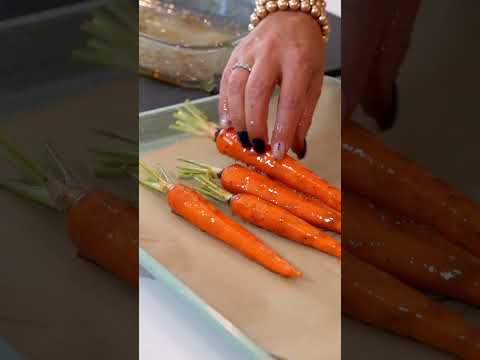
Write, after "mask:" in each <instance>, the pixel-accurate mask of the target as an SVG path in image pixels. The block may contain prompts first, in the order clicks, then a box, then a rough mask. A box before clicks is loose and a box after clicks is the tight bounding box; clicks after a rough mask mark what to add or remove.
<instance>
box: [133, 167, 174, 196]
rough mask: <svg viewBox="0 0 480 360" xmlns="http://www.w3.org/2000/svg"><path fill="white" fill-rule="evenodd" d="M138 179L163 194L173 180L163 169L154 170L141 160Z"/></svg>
mask: <svg viewBox="0 0 480 360" xmlns="http://www.w3.org/2000/svg"><path fill="white" fill-rule="evenodd" d="M138 181H139V182H140V184H142V185H144V186H146V187H148V188H150V189H152V190H155V191H159V192H161V193H164V194H165V193H167V192H168V190H169V189H171V188H172V186H173V182H172V181H171V179H170V178H169V177H168V175H167V173H166V172H165V170H163V169H162V168H160V169H159V170H154V169H152V168H150V167H149V166H148V165H147V164H145V163H144V162H142V161H140V168H139V175H138Z"/></svg>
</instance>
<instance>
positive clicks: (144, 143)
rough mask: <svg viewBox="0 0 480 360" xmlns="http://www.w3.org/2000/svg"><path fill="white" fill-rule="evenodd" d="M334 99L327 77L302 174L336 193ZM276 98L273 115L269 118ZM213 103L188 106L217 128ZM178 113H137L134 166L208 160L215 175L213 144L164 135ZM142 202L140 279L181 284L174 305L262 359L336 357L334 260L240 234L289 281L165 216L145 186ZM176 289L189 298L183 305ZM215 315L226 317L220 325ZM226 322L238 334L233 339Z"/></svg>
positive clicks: (222, 161)
mask: <svg viewBox="0 0 480 360" xmlns="http://www.w3.org/2000/svg"><path fill="white" fill-rule="evenodd" d="M340 97H341V95H340V85H339V82H338V81H336V80H335V79H331V78H326V80H325V87H324V92H323V94H322V98H321V100H320V103H319V106H318V107H317V111H316V113H315V117H316V118H317V120H316V121H314V124H313V126H312V129H311V131H310V133H309V137H310V138H309V141H310V150H309V154H307V157H306V159H305V163H306V164H307V165H308V166H311V167H312V168H313V169H314V170H317V171H318V172H319V173H320V175H321V176H322V177H324V178H326V179H327V180H329V181H331V182H332V183H335V184H336V185H338V186H339V185H340ZM275 98H276V96H275V97H274V99H273V101H272V104H271V110H272V111H271V114H272V113H274V112H275V111H274V110H275V109H274V108H275V103H276V101H275V100H276V99H275ZM217 102H218V97H216V96H213V97H209V98H205V99H201V100H197V101H195V102H193V103H194V104H195V105H196V106H198V107H199V108H200V109H201V110H202V111H204V112H205V113H206V114H207V116H208V117H209V118H210V119H212V120H217ZM176 109H178V105H175V106H170V107H167V108H162V109H158V110H154V111H149V112H145V113H142V114H140V125H139V129H140V131H139V133H140V157H141V158H142V159H143V160H144V161H146V162H149V163H152V164H157V163H158V164H161V165H162V166H164V167H166V168H167V170H170V171H171V172H172V171H173V170H174V167H175V158H176V157H178V156H183V157H190V158H193V159H196V160H199V161H205V162H212V161H214V162H215V163H216V164H217V165H218V166H222V165H226V164H229V163H232V161H231V160H230V159H228V158H226V157H223V156H221V155H219V154H218V152H217V151H216V149H215V145H214V144H213V143H211V141H210V140H208V139H199V138H195V137H190V136H187V135H179V133H177V132H175V131H173V130H169V129H168V126H169V125H170V124H171V122H172V114H173V113H174V111H175V110H176ZM272 119H273V117H272ZM139 198H140V246H141V247H142V249H141V252H140V254H141V255H140V264H141V266H142V272H143V273H149V274H151V275H153V277H154V278H155V279H157V280H158V281H159V282H162V283H168V282H170V281H171V279H176V280H175V281H174V282H175V284H177V285H179V284H180V285H179V286H180V290H176V292H177V294H178V296H179V301H181V302H185V301H186V302H188V301H189V300H188V297H189V296H190V295H192V294H193V295H194V298H195V299H198V300H199V301H198V302H197V301H195V302H194V303H195V304H196V305H195V304H192V306H194V307H195V308H196V310H197V311H200V312H203V313H209V312H211V309H212V308H214V309H216V311H215V314H216V315H215V316H214V318H215V319H217V320H215V319H213V320H214V321H216V323H217V326H218V327H223V328H224V329H225V332H226V333H230V334H231V336H233V337H235V338H236V340H235V341H237V342H240V343H243V347H244V349H245V351H250V352H251V353H252V349H254V350H255V351H260V354H261V353H267V352H269V353H274V354H276V355H279V356H281V357H283V358H287V359H295V360H310V359H312V360H313V359H315V360H318V359H339V358H340V327H341V326H340V311H341V308H340V306H341V304H340V303H341V300H340V289H341V283H340V267H341V266H340V261H339V260H338V259H335V258H333V257H330V256H328V255H325V254H321V253H318V252H315V251H312V250H311V249H308V248H306V247H303V246H300V245H298V244H294V243H292V242H290V241H286V240H285V239H282V238H280V237H278V236H276V235H274V234H271V233H269V232H266V231H263V230H261V229H258V228H255V227H252V226H250V225H246V226H247V227H248V228H249V229H250V230H252V231H253V232H255V233H256V234H257V235H259V236H260V237H261V238H262V239H263V240H264V241H265V242H267V243H269V244H270V245H272V246H273V247H274V248H275V249H276V250H278V251H279V252H280V253H281V254H284V255H285V256H286V257H287V258H288V259H289V260H291V261H292V262H293V263H295V264H297V265H299V267H300V268H301V269H302V270H304V272H305V277H304V279H302V280H301V281H299V282H289V281H288V280H284V279H282V278H279V277H278V276H277V275H274V274H271V273H270V272H268V271H266V270H264V269H263V268H261V267H260V266H258V265H256V264H253V263H252V262H250V261H249V260H246V259H244V258H243V257H242V256H240V255H238V254H237V253H236V252H235V251H233V250H232V249H230V248H229V247H228V246H226V245H225V244H223V243H221V242H219V241H217V240H215V239H212V238H210V237H208V236H207V235H205V234H204V233H202V232H200V231H199V230H198V229H196V228H194V227H193V226H191V225H190V224H188V223H186V222H185V221H184V220H183V219H181V218H179V217H177V216H175V215H173V214H171V212H170V211H169V209H168V208H167V205H166V203H165V201H164V199H162V196H161V195H159V194H158V193H154V192H151V191H150V190H148V189H145V188H142V187H141V188H140V195H139ZM219 206H220V207H222V206H221V205H219ZM223 209H224V210H225V211H226V212H227V213H228V212H229V210H228V209H226V208H223ZM218 268H221V269H222V271H219V270H218ZM233 269H234V270H233ZM248 279H251V281H248ZM245 280H246V281H245ZM233 284H238V285H233ZM175 288H176V286H174V288H173V291H175ZM181 289H187V290H186V291H185V293H186V294H189V295H188V296H187V299H185V296H184V295H185V294H183V293H182V292H183V290H181ZM195 294H196V295H195ZM237 295H238V296H237ZM200 299H203V300H200ZM199 304H201V305H199ZM205 304H209V305H207V306H205ZM219 313H220V314H222V316H221V317H220V319H222V320H220V321H219V320H218V319H219V318H218V314H219ZM206 318H208V316H206ZM277 318H278V319H277ZM224 319H228V320H227V321H226V322H225V320H224ZM272 319H273V321H272ZM277 320H278V321H277ZM231 323H233V324H234V325H235V326H237V327H238V328H234V329H235V330H234V331H233V332H232V330H231V329H232V328H231V325H230V324H231ZM225 324H229V325H228V326H225ZM238 329H241V330H242V332H240V331H239V330H238ZM242 333H245V334H247V335H243V334H242ZM238 334H242V335H241V336H239V335H238ZM247 336H248V337H247ZM249 338H250V339H252V341H250V340H248V339H249ZM253 343H256V344H257V345H252V344H253ZM262 349H264V350H262ZM252 354H253V353H252ZM256 356H258V354H256V355H253V358H254V359H256V358H258V357H256ZM246 358H250V357H246ZM260 358H261V357H260Z"/></svg>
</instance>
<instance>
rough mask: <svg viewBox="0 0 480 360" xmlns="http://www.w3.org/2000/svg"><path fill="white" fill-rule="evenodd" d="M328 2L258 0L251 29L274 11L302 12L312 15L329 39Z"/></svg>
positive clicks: (312, 0) (313, 0) (325, 38)
mask: <svg viewBox="0 0 480 360" xmlns="http://www.w3.org/2000/svg"><path fill="white" fill-rule="evenodd" d="M325 6H326V3H325V1H321V0H301V1H300V0H290V1H288V0H257V1H256V7H255V10H254V12H253V13H252V15H251V17H250V25H249V27H248V28H249V30H250V31H251V30H253V29H254V28H255V27H256V26H257V25H259V24H260V23H261V22H263V20H264V19H266V18H269V17H270V15H272V14H274V13H290V14H291V13H300V14H302V13H303V14H306V15H309V16H310V17H311V19H313V20H314V21H315V23H316V26H318V27H319V28H320V30H321V33H322V38H323V39H324V40H325V41H328V37H329V35H330V27H329V24H328V18H327V14H326V11H325Z"/></svg>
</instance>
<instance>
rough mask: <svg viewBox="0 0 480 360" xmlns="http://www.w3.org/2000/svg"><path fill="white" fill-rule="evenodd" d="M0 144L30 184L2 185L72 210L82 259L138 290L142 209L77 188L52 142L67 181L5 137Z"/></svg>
mask: <svg viewBox="0 0 480 360" xmlns="http://www.w3.org/2000/svg"><path fill="white" fill-rule="evenodd" d="M0 146H1V147H2V148H3V149H5V150H6V152H7V154H8V155H9V156H10V158H11V160H12V161H13V162H14V163H15V164H16V165H18V166H19V167H21V168H22V170H23V171H24V173H25V174H28V175H29V180H28V181H26V180H24V179H22V180H12V181H0V185H1V186H3V187H4V188H6V189H7V190H9V191H11V192H14V193H16V194H18V195H21V196H23V197H26V198H28V199H29V200H33V201H36V202H39V203H41V204H43V205H46V206H48V207H50V208H52V209H54V210H57V211H61V212H64V211H66V212H67V225H68V231H69V235H70V238H71V240H72V242H73V244H74V245H75V246H76V247H77V249H78V251H79V254H80V256H82V257H84V258H86V259H88V260H90V261H92V262H94V263H96V264H97V265H99V266H100V267H102V268H104V269H105V270H107V271H109V272H111V273H113V274H114V275H116V276H117V277H119V278H120V279H122V280H125V281H127V282H128V283H129V284H131V285H133V286H134V287H138V209H137V208H135V207H134V206H133V205H132V204H131V203H130V202H128V201H126V200H123V199H120V198H118V197H116V196H115V195H112V194H109V193H106V192H98V191H91V190H87V189H85V188H83V187H82V186H79V185H77V184H75V183H74V182H73V181H72V176H71V174H70V173H69V171H68V170H67V168H66V166H65V165H64V164H63V162H62V161H61V159H60V157H59V155H58V153H57V152H56V151H55V150H54V149H53V146H52V145H51V144H46V150H47V154H48V155H49V159H50V161H51V165H52V166H54V167H56V168H57V170H58V172H59V173H60V174H62V177H61V178H56V177H55V178H54V177H52V176H50V175H49V174H48V173H47V172H46V171H45V170H44V169H43V168H42V167H40V166H39V165H38V164H36V163H35V162H33V161H32V160H30V159H28V158H27V157H26V156H25V155H24V154H22V153H21V152H20V151H19V150H18V149H16V148H15V146H14V145H12V144H10V143H9V142H8V141H7V140H6V139H3V138H1V137H0ZM32 182H34V184H33V185H32Z"/></svg>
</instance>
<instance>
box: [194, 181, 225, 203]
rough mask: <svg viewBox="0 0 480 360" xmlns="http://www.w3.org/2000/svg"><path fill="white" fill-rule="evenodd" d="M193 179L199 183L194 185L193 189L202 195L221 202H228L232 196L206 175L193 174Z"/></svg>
mask: <svg viewBox="0 0 480 360" xmlns="http://www.w3.org/2000/svg"><path fill="white" fill-rule="evenodd" d="M193 179H194V180H195V181H196V182H197V183H199V184H200V185H199V186H194V188H195V190H197V191H198V192H200V193H202V194H203V195H206V196H209V197H211V198H213V199H215V200H218V201H221V202H229V201H230V198H231V197H232V196H233V195H232V194H231V193H229V192H228V191H226V190H224V189H222V187H221V186H220V185H218V184H217V183H215V182H214V181H213V180H212V179H211V178H210V177H209V176H208V175H194V176H193Z"/></svg>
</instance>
